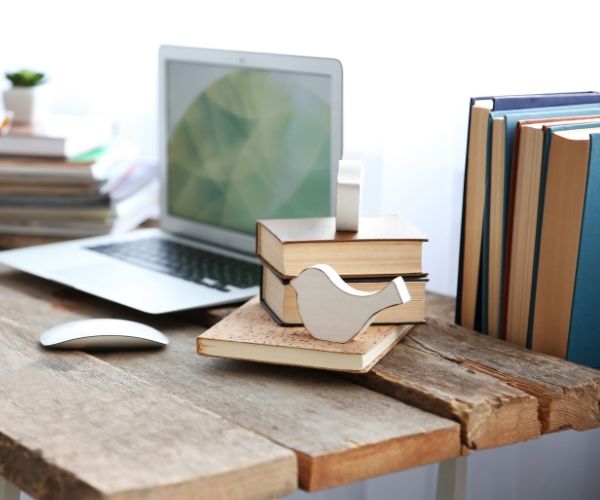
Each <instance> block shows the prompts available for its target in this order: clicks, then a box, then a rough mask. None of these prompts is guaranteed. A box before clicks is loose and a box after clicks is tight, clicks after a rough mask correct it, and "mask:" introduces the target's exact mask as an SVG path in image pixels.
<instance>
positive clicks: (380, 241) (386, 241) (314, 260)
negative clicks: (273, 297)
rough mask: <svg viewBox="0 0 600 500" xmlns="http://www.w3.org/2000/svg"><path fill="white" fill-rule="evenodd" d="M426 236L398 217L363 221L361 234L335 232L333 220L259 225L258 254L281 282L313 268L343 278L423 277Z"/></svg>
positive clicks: (373, 218)
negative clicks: (330, 270)
mask: <svg viewBox="0 0 600 500" xmlns="http://www.w3.org/2000/svg"><path fill="white" fill-rule="evenodd" d="M425 241H427V237H426V236H425V235H424V234H423V233H422V232H421V231H419V230H418V229H417V228H415V227H413V226H411V225H410V224H408V223H406V222H404V221H403V220H402V219H401V218H400V217H397V216H385V217H362V218H361V220H360V226H359V230H358V232H346V231H337V232H336V229H335V218H334V217H322V218H310V219H272V220H262V221H258V223H257V230H256V245H257V247H256V254H257V255H258V257H260V258H261V259H262V260H263V261H265V262H267V263H268V264H269V265H270V266H271V267H273V268H274V269H275V270H276V271H277V272H278V273H279V274H280V275H282V277H284V278H287V279H289V278H293V277H295V276H297V275H298V274H299V273H300V272H301V271H302V270H303V269H305V268H307V267H310V266H312V265H315V264H328V265H330V266H331V267H333V268H334V269H335V270H336V271H337V273H338V274H340V275H341V276H344V277H361V276H370V277H379V276H399V275H405V274H422V273H423V270H422V259H421V253H422V246H423V242H425Z"/></svg>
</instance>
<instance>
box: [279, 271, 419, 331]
mask: <svg viewBox="0 0 600 500" xmlns="http://www.w3.org/2000/svg"><path fill="white" fill-rule="evenodd" d="M291 284H292V286H293V287H294V289H295V290H296V294H297V296H298V310H299V312H300V317H301V318H302V321H303V323H304V326H305V327H306V328H307V329H308V331H309V332H310V334H311V335H312V336H313V337H315V338H317V339H320V340H328V341H331V342H341V343H345V342H348V341H349V340H351V339H352V338H353V337H355V336H356V335H358V334H359V333H361V332H362V331H364V330H365V329H366V328H367V327H368V326H369V325H370V324H371V322H372V321H373V318H374V317H375V315H376V314H377V313H378V312H379V311H381V310H383V309H387V308H388V307H392V306H396V305H399V304H405V303H406V302H408V301H409V300H410V294H409V293H408V290H407V288H406V284H405V283H404V280H403V279H402V277H398V278H395V279H394V280H392V281H391V282H390V283H388V285H386V286H385V287H384V288H382V289H381V290H379V291H377V292H363V291H361V290H356V289H355V288H352V287H351V286H350V285H348V284H347V283H345V282H344V280H342V278H340V276H339V274H338V273H336V272H335V270H334V269H333V268H332V267H331V266H328V265H326V264H317V265H315V266H311V267H308V268H306V269H304V270H303V271H302V272H301V273H300V274H299V275H298V277H296V278H294V279H293V280H292V281H291Z"/></svg>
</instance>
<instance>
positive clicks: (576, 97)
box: [456, 92, 600, 329]
mask: <svg viewBox="0 0 600 500" xmlns="http://www.w3.org/2000/svg"><path fill="white" fill-rule="evenodd" d="M478 100H491V101H492V102H493V106H492V109H493V110H495V111H501V110H509V109H524V108H531V107H536V106H537V107H541V106H544V107H549V106H561V105H565V104H574V103H579V104H586V103H598V102H600V93H598V92H574V93H557V94H535V95H525V96H490V97H476V98H472V99H471V101H470V106H469V123H470V122H471V109H472V107H473V104H474V103H475V101H478ZM469 129H470V126H469ZM469 140H470V139H469V138H468V139H467V150H468V148H469ZM488 143H489V141H488ZM511 146H512V145H511ZM488 156H489V155H488ZM468 176H469V175H468V165H467V166H466V167H465V177H464V190H463V208H462V230H461V239H460V256H459V272H458V291H457V301H456V322H457V323H463V318H461V311H462V306H461V303H462V289H463V266H464V260H463V257H464V247H465V220H466V217H467V214H466V193H467V190H466V185H467V178H468ZM485 189H486V193H487V195H488V196H489V186H487V185H486V188H485ZM481 255H482V252H481ZM482 264H483V262H482V261H481V260H480V261H479V264H478V265H479V267H480V268H481V266H482ZM477 287H478V293H477V307H476V311H470V312H472V315H473V316H474V317H475V328H476V329H481V328H482V314H481V312H482V300H481V297H482V292H481V291H482V290H483V287H482V274H481V273H479V279H478V284H477Z"/></svg>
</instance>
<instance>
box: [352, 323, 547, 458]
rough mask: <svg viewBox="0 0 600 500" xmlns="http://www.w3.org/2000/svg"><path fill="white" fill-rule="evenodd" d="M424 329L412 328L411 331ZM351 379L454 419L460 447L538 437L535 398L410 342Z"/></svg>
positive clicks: (487, 445)
mask: <svg viewBox="0 0 600 500" xmlns="http://www.w3.org/2000/svg"><path fill="white" fill-rule="evenodd" d="M424 327H425V326H424V325H417V326H416V327H415V328H413V330H415V329H416V330H418V329H421V328H424ZM410 335H411V333H409V334H408V336H410ZM352 380H354V381H356V382H358V383H360V384H362V385H364V386H366V387H369V388H370V389H373V390H375V391H378V392H382V393H384V394H388V395H390V396H392V397H395V398H397V399H399V400H401V401H404V402H405V403H408V404H411V405H413V406H417V407H419V408H421V409H423V410H426V411H429V412H431V413H435V414H437V415H440V416H443V417H446V418H450V419H453V420H456V421H457V422H459V423H460V424H461V437H462V442H463V444H464V445H465V446H467V447H468V448H471V449H477V450H481V449H486V448H495V447H497V446H503V445H507V444H511V443H515V442H519V441H527V440H529V439H534V438H536V437H538V436H539V435H540V424H539V421H538V405H537V400H536V399H535V398H534V397H532V396H530V395H528V394H526V393H524V392H523V391H520V390H518V389H514V388H512V387H510V386H508V385H506V384H504V383H502V382H500V381H498V380H496V379H495V378H494V377H492V376H490V375H487V374H482V373H478V372H476V371H474V370H472V369H470V368H467V367H463V366H461V365H459V364H457V363H455V362H453V361H449V360H447V359H445V358H443V357H442V356H440V355H438V354H436V353H431V352H428V351H425V350H422V349H420V348H419V346H418V345H415V343H414V342H411V341H409V340H407V342H405V343H401V344H398V345H397V346H396V347H394V348H393V349H392V350H391V351H390V352H389V353H388V355H387V356H386V357H385V358H383V359H382V360H381V361H380V362H379V363H378V364H377V365H376V366H375V367H374V368H373V370H371V371H370V372H369V373H367V374H364V375H356V376H354V377H352Z"/></svg>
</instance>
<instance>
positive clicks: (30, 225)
mask: <svg viewBox="0 0 600 500" xmlns="http://www.w3.org/2000/svg"><path fill="white" fill-rule="evenodd" d="M157 200H158V182H157V180H156V172H155V168H154V167H152V166H150V165H147V164H143V163H139V162H136V154H135V149H132V147H131V146H130V145H128V144H126V143H125V142H123V141H119V140H117V139H115V138H114V137H113V131H112V126H111V123H110V122H108V121H106V120H103V119H99V118H95V117H82V116H53V117H50V118H48V120H46V121H44V122H41V123H36V124H34V125H19V124H15V125H13V126H12V128H11V129H10V131H9V133H8V134H7V135H5V136H2V137H0V232H1V233H4V234H34V235H46V236H58V237H80V236H92V235H98V234H107V233H112V232H122V231H127V230H129V229H132V228H134V227H136V226H138V225H139V224H140V223H142V222H144V221H145V220H146V219H148V218H150V217H153V216H155V215H156V214H157V210H158V203H157Z"/></svg>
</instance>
